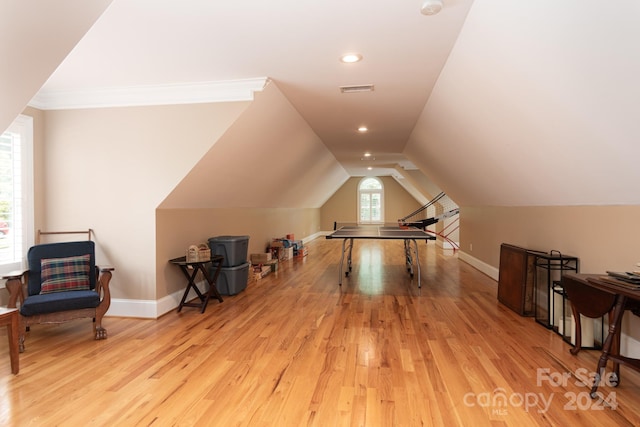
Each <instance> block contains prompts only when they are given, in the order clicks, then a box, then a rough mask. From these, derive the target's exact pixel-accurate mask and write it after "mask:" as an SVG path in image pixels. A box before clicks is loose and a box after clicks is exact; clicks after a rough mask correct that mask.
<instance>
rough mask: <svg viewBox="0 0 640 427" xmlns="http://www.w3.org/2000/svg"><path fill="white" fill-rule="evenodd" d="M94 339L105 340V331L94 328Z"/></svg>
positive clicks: (100, 328)
mask: <svg viewBox="0 0 640 427" xmlns="http://www.w3.org/2000/svg"><path fill="white" fill-rule="evenodd" d="M96 339H97V340H106V339H107V330H106V329H105V328H103V327H99V328H96Z"/></svg>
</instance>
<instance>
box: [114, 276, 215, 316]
mask: <svg viewBox="0 0 640 427" xmlns="http://www.w3.org/2000/svg"><path fill="white" fill-rule="evenodd" d="M196 285H197V286H198V289H200V292H205V290H206V289H207V285H206V283H205V281H204V280H203V281H201V282H198V283H197V284H196ZM183 294H184V290H179V291H176V292H174V293H172V294H170V295H167V296H165V297H163V298H160V299H159V300H133V299H122V298H113V299H112V300H111V306H109V310H108V311H107V314H106V315H105V316H107V317H109V316H112V317H137V318H141V319H157V318H158V317H160V316H162V315H163V314H166V313H168V312H170V311H171V310H174V309H176V308H177V307H178V305H179V304H180V300H181V299H182V295H183ZM195 296H196V295H195V293H194V292H193V291H192V292H191V295H189V299H192V298H195Z"/></svg>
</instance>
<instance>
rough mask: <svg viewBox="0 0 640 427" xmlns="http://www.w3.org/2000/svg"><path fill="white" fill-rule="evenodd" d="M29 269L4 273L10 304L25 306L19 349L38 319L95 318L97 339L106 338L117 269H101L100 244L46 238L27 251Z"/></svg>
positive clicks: (55, 320)
mask: <svg viewBox="0 0 640 427" xmlns="http://www.w3.org/2000/svg"><path fill="white" fill-rule="evenodd" d="M27 262H28V268H29V269H28V270H27V271H24V272H15V273H10V274H8V275H5V276H4V277H3V278H4V279H7V284H6V287H7V289H8V290H9V292H10V297H9V304H8V307H11V308H14V307H17V303H19V308H20V336H19V340H20V352H23V351H24V339H25V332H26V331H27V330H28V328H29V327H30V326H31V325H34V324H39V323H62V322H66V321H69V320H74V319H79V318H86V317H88V318H92V319H93V332H94V335H95V339H97V340H100V339H105V338H107V331H106V330H105V329H104V328H103V327H102V318H103V317H104V315H105V313H106V312H107V310H108V309H109V305H110V304H111V295H110V293H109V282H110V280H111V271H113V268H110V267H106V268H99V267H97V266H96V261H95V243H94V242H93V241H91V240H87V241H79V242H62V243H46V244H41V245H35V246H33V247H31V248H30V249H29V252H28V253H27Z"/></svg>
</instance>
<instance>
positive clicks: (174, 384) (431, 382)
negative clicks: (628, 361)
mask: <svg viewBox="0 0 640 427" xmlns="http://www.w3.org/2000/svg"><path fill="white" fill-rule="evenodd" d="M340 246H341V242H336V241H331V240H324V239H317V240H315V241H313V242H310V243H309V244H308V248H309V249H308V250H309V255H308V256H307V257H306V258H305V259H304V260H290V261H286V262H284V263H282V264H281V265H280V267H279V270H278V272H277V273H272V274H270V275H268V276H266V277H265V278H263V279H262V280H259V281H255V282H251V283H250V284H249V286H248V287H247V289H246V290H245V291H244V292H242V293H240V294H238V295H235V296H227V297H225V299H224V302H223V303H218V302H217V301H215V302H213V303H210V304H209V306H208V307H207V310H206V312H205V313H204V314H201V313H200V312H199V311H198V310H195V309H187V308H185V309H183V310H182V312H181V313H177V312H175V311H172V312H170V313H168V314H166V315H165V316H163V317H161V318H159V319H156V320H148V319H133V318H112V317H107V318H106V319H105V320H104V325H105V326H106V327H107V329H108V331H109V338H108V339H107V340H103V341H94V340H92V339H91V338H92V327H91V324H90V322H88V321H85V320H78V321H74V322H70V323H67V324H63V325H54V326H41V325H35V326H33V327H32V328H31V331H30V332H29V333H28V334H27V340H26V352H25V353H23V354H21V358H20V374H18V375H15V376H14V375H12V374H11V367H10V363H9V353H8V346H6V332H5V331H4V330H3V331H0V425H16V426H18V425H20V426H22V425H30V426H50V425H94V426H107V425H108V426H113V425H118V426H149V425H153V426H169V425H171V426H174V425H175V426H196V425H205V426H210V425H221V426H230V425H233V426H252V427H253V426H274V425H277V426H301V425H308V426H322V427H324V426H341V425H344V426H411V427H412V426H416V425H428V426H453V425H474V426H492V427H493V426H511V425H514V426H515V425H517V426H521V425H522V426H538V425H544V426H547V425H552V426H565V425H576V424H581V425H603V426H607V425H616V426H618V425H621V426H624V425H628V426H633V425H640V373H636V372H633V371H630V370H628V369H626V368H624V367H623V368H622V382H621V384H620V386H619V387H617V388H613V387H603V388H602V389H601V391H602V392H603V393H604V395H605V396H606V397H609V398H610V400H612V401H613V403H615V404H616V405H617V406H615V408H614V407H610V406H609V407H605V406H603V405H602V404H601V402H600V401H598V400H596V401H592V400H591V399H590V398H589V399H585V395H588V391H589V387H588V386H586V385H585V382H589V381H590V378H589V375H591V372H592V369H594V368H595V366H596V363H597V358H598V357H599V353H598V352H597V351H581V352H580V353H579V354H578V355H577V356H573V355H571V354H570V353H569V349H570V346H569V345H568V344H567V343H565V342H564V341H563V340H562V339H561V338H560V336H558V335H556V334H555V333H553V332H552V331H549V330H548V329H546V328H544V327H542V326H541V325H539V324H537V323H536V322H535V321H534V320H533V319H532V318H525V317H520V316H518V315H517V314H516V313H514V312H512V311H511V310H509V309H507V308H506V307H504V306H503V305H501V304H500V303H499V302H498V301H497V298H496V295H497V284H496V282H495V281H494V280H492V279H491V278H489V277H487V276H486V275H484V274H482V273H480V272H479V271H477V270H475V269H474V268H472V267H471V266H470V265H468V264H466V263H464V262H461V261H460V260H459V259H458V257H457V254H456V253H454V252H453V251H450V250H442V249H441V248H438V247H436V245H434V244H433V242H432V243H430V244H428V245H427V246H426V247H421V249H420V258H421V262H422V268H421V281H422V288H421V289H418V288H417V280H416V279H417V278H416V277H414V278H411V277H410V276H409V274H408V273H407V270H406V268H405V266H404V256H403V255H404V253H403V251H402V243H401V242H393V241H375V240H371V241H358V242H357V243H356V245H355V246H354V250H353V260H354V263H353V270H352V272H351V274H349V276H348V277H345V278H343V284H342V286H338V283H337V282H338V277H337V274H338V263H339V257H340ZM3 343H4V344H3ZM549 375H554V376H562V375H566V376H568V378H567V380H566V381H564V382H563V383H562V384H555V383H552V382H551V381H549V378H548V377H549ZM541 378H542V380H541ZM572 405H573V406H572Z"/></svg>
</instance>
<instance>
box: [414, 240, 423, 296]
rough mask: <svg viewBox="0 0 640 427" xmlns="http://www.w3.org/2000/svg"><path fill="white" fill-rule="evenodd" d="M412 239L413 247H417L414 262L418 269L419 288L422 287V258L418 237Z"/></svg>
mask: <svg viewBox="0 0 640 427" xmlns="http://www.w3.org/2000/svg"><path fill="white" fill-rule="evenodd" d="M412 240H413V247H414V248H415V257H414V263H415V265H416V267H417V270H418V288H421V287H422V285H421V284H420V258H418V242H417V241H416V239H412Z"/></svg>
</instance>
